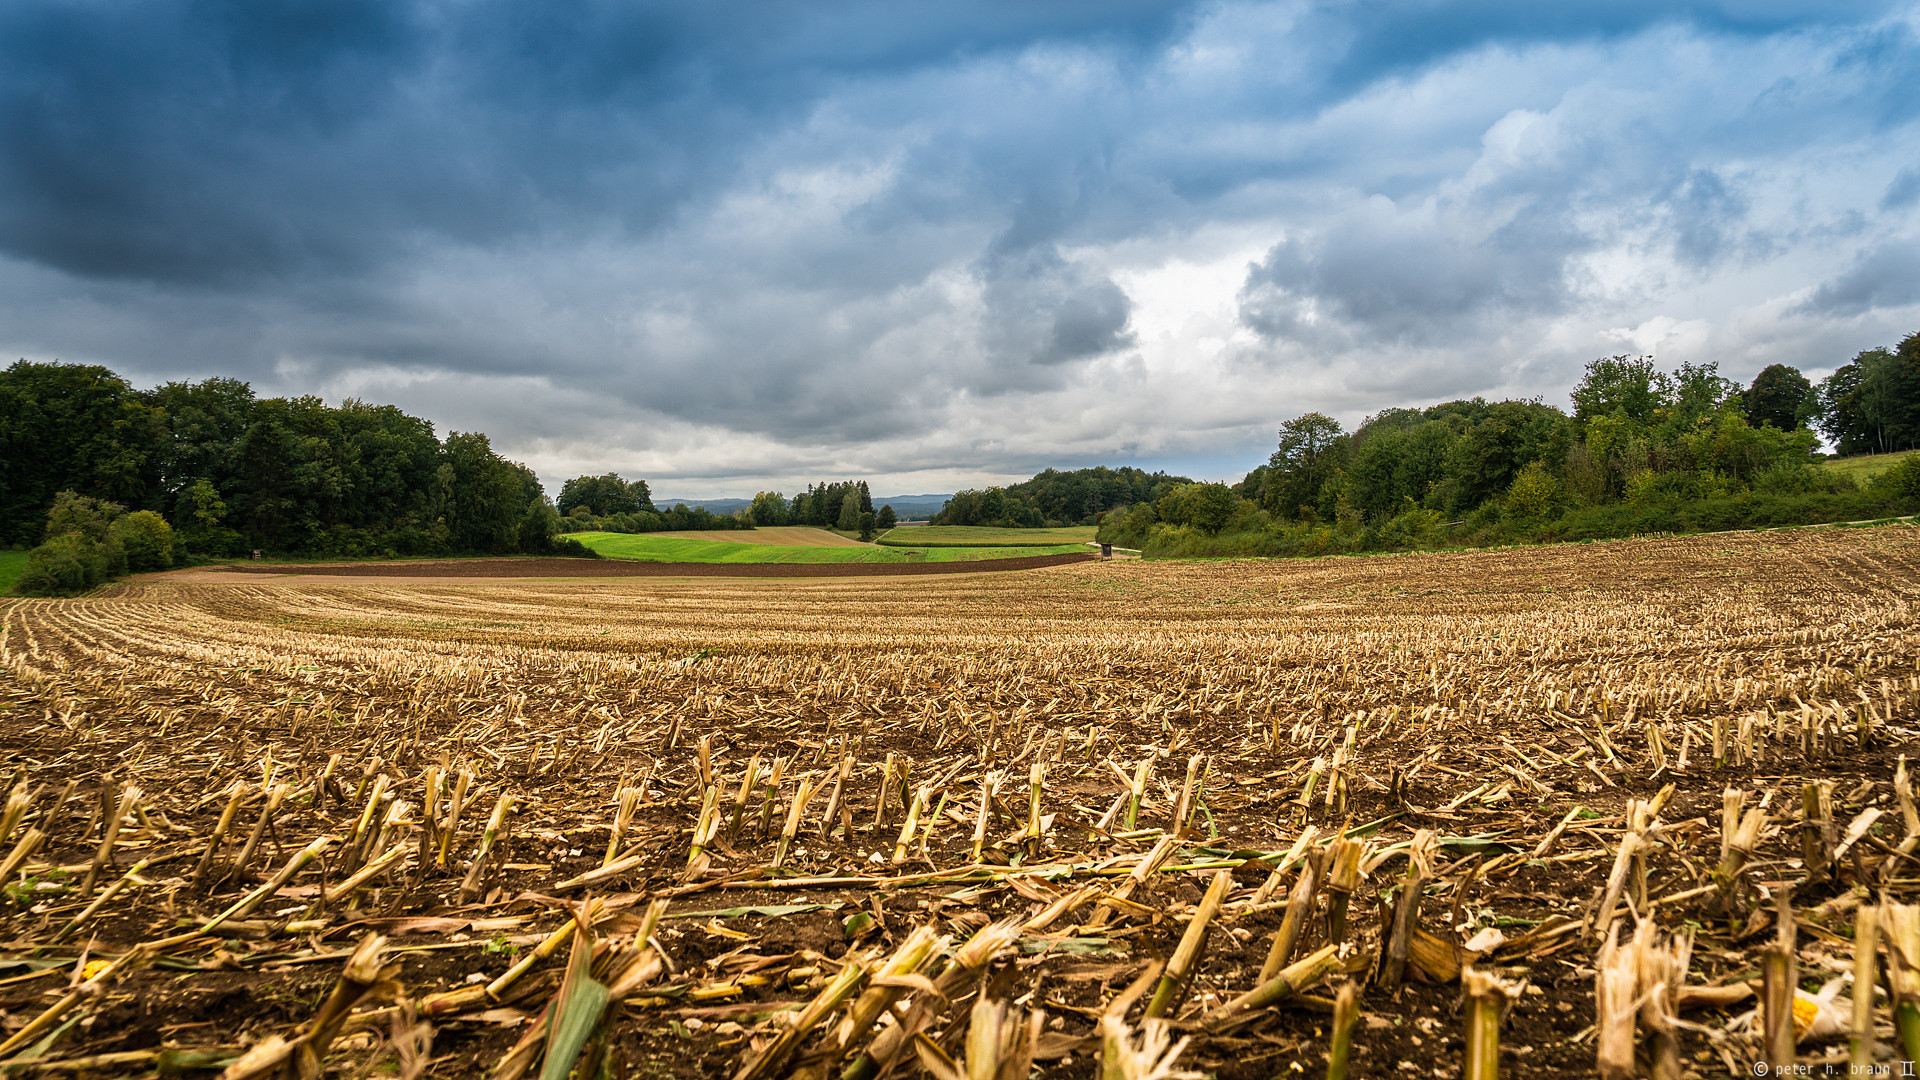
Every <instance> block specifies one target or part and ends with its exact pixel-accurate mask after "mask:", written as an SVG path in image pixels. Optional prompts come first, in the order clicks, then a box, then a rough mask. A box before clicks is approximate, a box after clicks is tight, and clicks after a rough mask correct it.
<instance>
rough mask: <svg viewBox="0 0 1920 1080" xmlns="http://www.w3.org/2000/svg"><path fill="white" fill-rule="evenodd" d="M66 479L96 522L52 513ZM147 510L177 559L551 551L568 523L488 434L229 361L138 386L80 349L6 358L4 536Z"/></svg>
mask: <svg viewBox="0 0 1920 1080" xmlns="http://www.w3.org/2000/svg"><path fill="white" fill-rule="evenodd" d="M62 492H68V493H71V494H72V497H73V498H75V499H83V500H93V502H92V503H91V504H88V505H90V506H91V509H89V510H87V511H86V512H85V513H82V514H80V517H84V518H87V520H88V521H89V522H91V524H87V525H85V526H84V527H75V528H73V529H68V530H65V531H60V530H61V529H63V528H64V527H63V526H61V525H60V522H59V521H50V519H49V513H50V512H51V511H53V510H54V508H55V503H56V499H57V498H58V497H59V496H60V495H61V493H62ZM80 505H81V504H79V503H73V504H72V506H75V507H77V506H80ZM143 513H146V514H152V515H154V516H155V517H157V518H158V519H159V521H160V522H162V523H163V524H164V525H165V526H166V527H167V529H168V531H169V534H170V542H171V549H172V550H171V552H170V554H169V561H171V559H172V557H173V556H176V555H183V556H204V557H216V558H224V557H232V556H236V555H241V554H244V553H247V552H249V551H252V550H254V549H258V550H261V551H264V552H270V553H274V554H293V555H315V556H380V555H444V554H459V553H468V552H472V553H486V554H512V553H521V552H525V553H545V552H551V551H554V550H555V544H554V540H553V537H554V534H555V533H556V531H557V530H558V526H559V514H558V513H557V512H556V511H555V509H554V507H553V504H552V503H550V502H549V501H548V500H547V498H546V495H545V494H544V493H543V492H542V491H541V488H540V482H539V480H538V479H537V478H536V477H535V476H534V474H533V471H532V470H531V469H529V468H527V467H526V466H525V465H521V464H518V463H516V462H511V461H507V460H505V459H504V458H502V457H500V455H498V454H496V453H494V451H493V448H492V446H491V445H490V444H489V443H488V441H487V437H486V436H485V435H482V434H480V433H478V432H466V433H462V432H452V433H449V434H448V435H447V437H446V438H445V439H440V438H437V437H436V436H435V434H434V430H433V425H432V424H430V423H428V422H427V421H425V420H422V419H420V418H418V417H414V416H408V415H407V414H406V413H403V412H401V411H400V410H399V409H397V408H395V407H393V406H391V405H372V404H368V403H366V402H363V401H357V400H352V399H349V400H347V401H345V402H342V403H341V404H340V405H338V406H329V405H327V404H326V403H324V402H322V401H321V400H320V399H318V398H314V397H297V398H259V397H256V396H255V395H254V393H253V389H252V388H251V387H250V386H248V385H247V384H246V383H244V382H241V381H239V380H237V379H223V378H214V379H208V380H206V381H204V382H199V383H192V382H174V383H167V384H166V385H164V386H160V387H157V388H154V389H151V390H137V389H135V388H134V387H133V386H132V385H131V384H129V383H128V382H127V381H126V380H125V379H123V378H121V377H120V376H119V375H116V374H115V373H114V372H112V371H110V370H108V369H106V368H104V367H98V366H94V365H85V364H61V363H52V364H41V363H28V362H27V361H24V360H23V361H20V362H19V363H16V364H14V365H13V366H12V367H9V368H7V369H6V370H5V371H4V372H0V541H3V542H4V543H5V544H7V545H9V546H14V547H23V546H29V545H34V544H40V543H42V542H43V541H49V540H53V539H58V538H59V537H60V536H78V537H82V538H83V539H86V542H88V543H99V544H105V543H106V541H107V533H106V532H103V531H102V530H103V529H104V530H108V531H110V530H111V528H112V524H111V523H112V522H114V521H117V520H119V518H120V517H121V516H130V517H135V518H138V515H140V514H143ZM88 515H92V516H91V517H89V516H88ZM71 517H72V515H69V518H71ZM139 520H141V521H145V520H146V519H144V518H140V519H139ZM102 521H104V522H107V523H108V524H105V525H102V524H100V522H102ZM96 534H97V536H96ZM77 542H78V541H71V540H69V541H61V543H62V544H64V545H68V546H71V545H72V544H74V543H77ZM97 554H99V556H100V558H101V559H104V560H105V562H104V563H101V562H100V561H99V560H94V561H93V562H92V563H91V564H90V565H104V566H108V567H111V566H113V565H117V563H116V562H115V560H114V558H113V557H112V556H111V553H110V552H108V551H105V550H104V549H103V550H102V551H101V552H99V553H97ZM109 576H111V575H109Z"/></svg>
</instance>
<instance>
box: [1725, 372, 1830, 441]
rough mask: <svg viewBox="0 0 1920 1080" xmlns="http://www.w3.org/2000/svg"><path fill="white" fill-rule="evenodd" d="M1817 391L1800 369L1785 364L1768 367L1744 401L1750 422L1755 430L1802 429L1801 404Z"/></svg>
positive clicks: (1754, 380)
mask: <svg viewBox="0 0 1920 1080" xmlns="http://www.w3.org/2000/svg"><path fill="white" fill-rule="evenodd" d="M1812 389H1813V383H1811V382H1809V381H1808V379H1807V377H1806V376H1805V375H1802V374H1800V369H1798V368H1792V367H1788V366H1787V365H1785V364H1768V365H1767V366H1766V367H1764V368H1761V369H1760V374H1758V375H1755V376H1754V377H1753V385H1752V386H1749V387H1748V388H1747V394H1746V397H1745V398H1744V399H1743V400H1742V402H1741V405H1742V406H1743V409H1742V411H1743V412H1745V413H1746V416H1747V423H1749V424H1751V425H1753V426H1754V427H1763V426H1769V425H1770V426H1772V427H1776V428H1779V429H1780V430H1781V431H1792V430H1793V429H1795V428H1797V427H1799V426H1800V415H1799V414H1800V403H1801V402H1803V401H1805V400H1806V398H1807V393H1808V392H1809V391H1811V390H1812Z"/></svg>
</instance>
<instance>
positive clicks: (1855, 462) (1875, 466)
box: [1820, 450, 1908, 484]
mask: <svg viewBox="0 0 1920 1080" xmlns="http://www.w3.org/2000/svg"><path fill="white" fill-rule="evenodd" d="M1907 453H1908V451H1905V450H1902V451H1900V452H1899V453H1897V454H1855V455H1854V456H1853V457H1844V458H1833V459H1832V460H1830V461H1823V462H1821V463H1820V467H1821V468H1823V469H1829V470H1831V471H1833V472H1837V473H1842V474H1845V475H1847V476H1851V477H1853V479H1854V482H1855V483H1858V484H1865V483H1866V482H1868V481H1869V480H1872V479H1873V478H1874V477H1876V476H1879V475H1880V474H1881V473H1883V472H1886V471H1887V470H1888V469H1890V468H1892V467H1893V463H1894V462H1896V461H1899V460H1900V459H1901V458H1903V457H1906V456H1907Z"/></svg>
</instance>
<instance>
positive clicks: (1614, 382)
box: [1573, 355, 1673, 423]
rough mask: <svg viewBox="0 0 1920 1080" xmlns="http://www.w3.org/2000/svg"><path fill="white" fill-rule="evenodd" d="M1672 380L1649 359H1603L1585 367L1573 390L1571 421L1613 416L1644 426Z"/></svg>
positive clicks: (1666, 396) (1668, 393)
mask: <svg viewBox="0 0 1920 1080" xmlns="http://www.w3.org/2000/svg"><path fill="white" fill-rule="evenodd" d="M1672 392H1673V379H1672V377H1671V376H1669V375H1667V374H1665V373H1663V372H1661V371H1660V370H1659V369H1658V368H1656V367H1654V365H1653V357H1651V356H1624V355H1622V356H1604V357H1601V358H1600V359H1598V360H1595V361H1593V362H1592V363H1590V364H1588V365H1587V371H1586V374H1585V375H1584V376H1583V377H1582V378H1581V380H1580V385H1578V386H1576V387H1574V390H1573V418H1574V419H1575V420H1582V421H1584V420H1588V419H1591V418H1592V417H1595V416H1609V415H1612V414H1613V413H1615V412H1620V413H1624V414H1626V417H1627V419H1629V420H1636V421H1639V422H1641V423H1647V422H1650V421H1652V420H1653V418H1654V416H1653V414H1654V410H1655V409H1658V408H1660V407H1661V405H1663V404H1665V403H1667V402H1668V401H1669V399H1670V397H1671V395H1672Z"/></svg>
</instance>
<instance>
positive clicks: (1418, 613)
mask: <svg viewBox="0 0 1920 1080" xmlns="http://www.w3.org/2000/svg"><path fill="white" fill-rule="evenodd" d="M253 581H254V583H250V584H241V585H229V584H199V583H164V582H159V583H147V584H129V585H121V586H117V587H114V588H112V589H110V590H108V591H107V592H104V593H102V594H99V595H96V596H93V597H90V598H85V599H81V600H73V601H17V600H14V601H5V602H4V608H0V612H3V614H0V671H4V673H5V678H4V682H3V683H0V709H4V714H3V715H0V732H4V734H0V740H4V743H5V745H6V747H7V749H8V752H9V758H8V761H9V762H10V764H11V768H12V772H11V774H10V776H8V777H0V780H4V781H5V783H6V787H5V791H6V801H5V804H4V808H3V809H0V881H3V882H4V884H5V886H6V892H5V895H4V897H0V917H4V919H5V921H6V924H7V925H6V927H5V928H4V929H5V935H4V936H5V937H6V938H7V939H8V940H7V943H6V945H5V947H4V952H0V1009H4V1010H6V1013H7V1015H8V1016H9V1017H10V1018H11V1019H10V1020H9V1021H8V1023H7V1025H6V1027H4V1028H0V1032H4V1037H0V1067H10V1068H13V1069H16V1070H17V1069H25V1068H28V1067H29V1063H31V1069H32V1070H35V1071H38V1072H45V1073H84V1072H87V1071H88V1070H96V1071H104V1072H110V1073H124V1074H141V1073H156V1072H157V1073H166V1074H173V1073H183V1072H184V1073H187V1074H193V1073H195V1072H196V1071H198V1072H200V1073H201V1074H204V1075H214V1074H216V1073H218V1074H221V1075H225V1076H227V1077H229V1078H232V1080H238V1078H241V1077H269V1076H273V1077H317V1076H321V1075H331V1074H338V1075H368V1074H375V1075H400V1076H405V1077H417V1076H428V1075H432V1076H474V1077H479V1076H493V1077H500V1078H503V1080H505V1078H512V1077H523V1076H536V1075H537V1076H539V1077H541V1078H542V1080H565V1078H567V1077H581V1078H586V1077H601V1076H609V1077H612V1076H626V1075H639V1074H640V1073H639V1072H638V1070H640V1069H641V1068H642V1067H643V1066H644V1067H645V1068H649V1069H653V1070H654V1072H653V1073H651V1075H657V1074H659V1073H660V1071H661V1070H664V1071H665V1072H666V1073H670V1074H678V1075H688V1076H693V1075H702V1076H704V1075H725V1076H730V1077H733V1078H735V1080H761V1078H768V1077H784V1076H805V1077H814V1078H822V1080H825V1078H829V1077H838V1078H840V1080H878V1078H880V1077H887V1076H912V1075H932V1076H935V1077H940V1078H943V1080H945V1078H965V1080H989V1078H992V1080H1020V1078H1025V1077H1028V1076H1030V1075H1062V1076H1098V1077H1101V1078H1102V1080H1109V1078H1111V1080H1119V1078H1128V1080H1149V1078H1165V1077H1179V1076H1190V1075H1192V1076H1198V1075H1209V1074H1211V1075H1217V1076H1223V1077H1238V1076H1248V1077H1251V1076H1271V1075H1280V1074H1283V1073H1287V1072H1289V1071H1305V1072H1308V1073H1313V1074H1318V1073H1320V1072H1325V1074H1326V1075H1328V1076H1329V1077H1345V1076H1349V1075H1353V1076H1360V1075H1386V1074H1391V1073H1399V1072H1404V1071H1407V1070H1408V1069H1409V1068H1415V1067H1417V1069H1418V1071H1420V1072H1423V1073H1424V1072H1431V1071H1435V1070H1437V1071H1438V1073H1439V1074H1440V1075H1454V1076H1466V1077H1471V1078H1475V1080H1481V1078H1485V1080H1491V1078H1493V1077H1498V1076H1500V1075H1502V1074H1503V1073H1504V1074H1505V1075H1508V1076H1563V1075H1583V1074H1584V1075H1599V1076H1602V1077H1607V1078H1609V1080H1613V1078H1619V1080H1626V1078H1635V1077H1654V1078H1658V1080H1666V1078H1669V1077H1672V1078H1679V1077H1682V1076H1687V1075H1699V1074H1702V1073H1704V1072H1708V1071H1715V1070H1723V1069H1726V1068H1732V1069H1734V1070H1735V1071H1737V1072H1740V1073H1742V1074H1743V1075H1751V1069H1752V1066H1753V1063H1754V1062H1760V1061H1765V1062H1769V1063H1771V1064H1774V1065H1785V1064H1789V1063H1793V1064H1800V1065H1805V1066H1807V1067H1809V1068H1818V1067H1824V1066H1823V1063H1829V1062H1838V1063H1840V1064H1841V1065H1843V1066H1844V1065H1846V1064H1849V1063H1850V1064H1852V1065H1853V1066H1855V1067H1856V1068H1857V1069H1859V1068H1866V1067H1868V1066H1875V1065H1878V1064H1884V1063H1887V1062H1892V1061H1897V1060H1900V1059H1901V1058H1903V1057H1904V1058H1914V1057H1916V1056H1920V915H1916V914H1915V912H1916V911H1920V906H1915V905H1916V902H1920V896H1916V895H1915V893H1916V891H1920V853H1917V852H1916V848H1920V810H1916V808H1915V805H1914V800H1913V795H1912V791H1911V784H1910V782H1909V780H1908V770H1907V765H1906V760H1905V759H1906V756H1909V755H1912V754H1914V753H1915V752H1916V745H1915V728H1914V725H1915V717H1916V714H1917V713H1920V675H1917V674H1916V670H1915V645H1916V642H1920V637H1916V633H1915V627H1914V624H1913V621H1912V617H1911V615H1910V614H1909V611H1910V609H1911V606H1912V602H1913V599H1914V596H1913V594H1914V593H1915V592H1916V588H1915V586H1914V585H1913V583H1914V582H1916V581H1920V542H1916V537H1915V532H1914V530H1913V529H1911V528H1905V527H1889V528H1883V529H1875V530H1861V531H1825V532H1795V533H1780V534H1759V535H1749V536H1722V537H1708V538H1701V539H1693V540H1683V539H1664V540H1644V541H1634V542H1627V543H1619V544H1608V545H1594V546H1591V547H1578V546H1573V547H1565V548H1543V549H1534V550H1529V551H1519V552H1489V553H1475V554H1461V555H1448V556H1410V557H1393V558H1378V559H1363V560H1361V559H1338V560H1321V561H1297V562H1284V563H1272V564H1267V563H1228V564H1140V563H1135V564H1130V565H1129V564H1083V565H1077V566H1069V567H1062V568H1055V569H1050V570H1046V571H1040V572H1030V573H1024V574H1018V575H1005V576H987V575H981V576H977V577H974V576H969V577H965V578H959V577H950V578H938V579H935V578H929V579H875V580H871V581H861V580H858V579H835V580H826V581H819V582H780V583H768V582H751V583H729V582H727V581H725V580H719V579H708V580H703V581H698V582H687V583H679V582H670V581H661V580H652V579H649V580H647V581H644V582H641V583H638V584H636V583H628V582H620V583H612V584H573V583H555V582H516V583H482V582H472V583H457V582H447V583H437V584H434V585H432V586H395V585H391V584H389V585H379V584H356V583H352V582H339V581H335V582H331V583H327V582H322V583H318V584H315V583H298V584H291V585H273V584H267V585H262V584H258V583H257V579H253ZM9 958H17V959H13V960H12V963H13V966H12V967H9V966H7V965H8V964H9ZM214 979H225V980H228V981H229V982H231V981H232V980H241V981H242V982H243V983H244V985H245V986H247V987H248V991H247V994H248V995H249V996H250V997H251V998H254V999H259V1000H262V1001H269V1002H277V1003H278V1004H273V1005H272V1006H271V1007H239V1008H225V1009H212V1010H210V1009H208V1008H206V1007H205V1006H204V1004H202V1002H203V1001H204V999H205V996H206V995H205V994H204V993H202V992H201V991H198V990H196V987H198V986H200V985H201V984H202V981H203V980H214ZM1823 980H1824V985H1821V984H1822V982H1823ZM1583 984H1590V985H1592V987H1593V995H1592V997H1591V998H1590V999H1589V998H1587V997H1586V996H1585V995H1584V994H1583V993H1580V992H1577V991H1576V990H1575V989H1574V987H1576V986H1579V985H1583ZM1816 986H1818V987H1819V989H1817V990H1816V989H1814V987H1816ZM1543 988H1551V989H1550V990H1548V989H1543ZM296 991H297V992H296ZM1843 993H1844V995H1845V996H1844V997H1843V996H1842V994H1843ZM140 1017H147V1018H157V1019H146V1020H142V1019H138V1018H140ZM143 1024H144V1025H145V1026H144V1027H143V1026H142V1025H143ZM156 1031H165V1032H166V1034H165V1036H164V1038H160V1037H155V1036H154V1035H153V1034H152V1033H154V1032H156Z"/></svg>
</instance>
